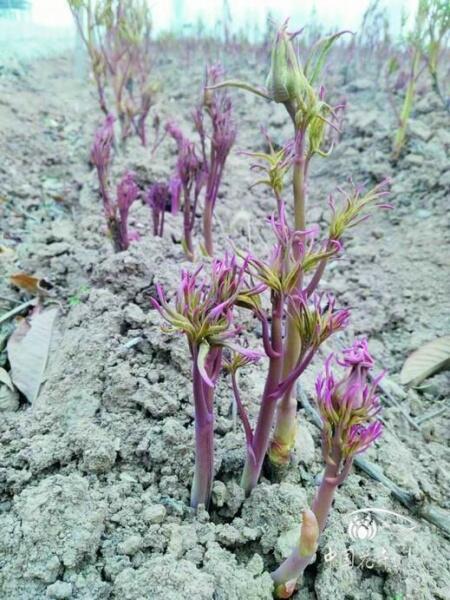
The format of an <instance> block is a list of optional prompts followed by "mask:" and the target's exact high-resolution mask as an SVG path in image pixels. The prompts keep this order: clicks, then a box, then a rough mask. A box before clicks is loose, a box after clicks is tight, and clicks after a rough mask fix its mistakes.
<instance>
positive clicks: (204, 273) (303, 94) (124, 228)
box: [71, 0, 389, 598]
mask: <svg viewBox="0 0 450 600" xmlns="http://www.w3.org/2000/svg"><path fill="white" fill-rule="evenodd" d="M144 4H145V3H142V4H141V3H140V2H139V0H136V2H126V3H124V2H120V0H119V1H118V2H112V0H110V1H105V2H99V3H97V8H96V9H95V11H93V9H92V8H91V7H90V4H89V3H86V1H84V2H83V1H81V0H80V1H78V2H76V1H75V0H72V1H71V5H72V8H73V9H74V11H76V14H77V18H78V20H79V23H80V26H82V21H81V19H82V17H83V15H84V17H83V18H85V19H87V22H88V24H89V23H90V25H89V27H91V28H92V27H93V31H94V30H95V31H96V35H97V36H98V35H100V37H97V38H96V39H95V40H94V36H93V35H92V34H90V36H89V35H87V36H85V40H86V43H87V45H88V50H89V55H90V56H91V60H92V61H93V62H92V67H93V71H94V78H95V80H96V82H97V87H98V81H99V80H98V72H99V71H98V68H99V67H98V64H99V60H102V61H103V60H104V61H105V62H104V63H102V64H103V67H102V69H105V70H104V71H101V73H105V74H106V75H105V80H104V81H109V80H110V78H111V81H112V82H113V83H112V89H113V91H114V94H117V90H118V89H120V90H121V94H122V96H121V97H120V99H118V98H117V95H115V102H116V110H115V113H116V115H117V120H118V121H119V123H120V126H121V134H120V140H121V141H123V140H125V139H126V138H127V137H128V136H129V135H131V133H132V132H133V131H135V132H136V133H137V134H138V135H139V137H140V138H141V140H142V141H143V143H144V142H146V135H145V118H143V120H142V117H143V113H142V112H141V113H140V112H139V111H138V112H136V111H137V109H135V110H133V111H132V110H131V109H130V110H128V109H127V110H125V111H124V109H123V106H129V105H128V104H127V103H125V104H124V105H123V106H122V104H121V102H123V98H124V95H125V96H127V94H128V93H130V90H131V92H133V91H135V90H136V88H139V86H138V85H137V86H135V85H134V82H135V79H134V78H135V77H138V80H139V81H141V80H143V78H142V76H141V75H139V73H140V69H141V68H142V65H143V64H146V63H145V60H147V59H145V60H144V59H142V60H141V59H139V60H137V59H136V56H137V55H139V53H140V52H147V51H148V46H147V42H146V40H147V37H146V34H145V35H143V37H142V38H139V35H138V34H137V33H136V31H141V32H147V31H148V23H147V25H146V26H145V27H141V25H142V20H143V19H144V20H145V19H147V18H149V17H148V13H147V12H146V11H145V10H144ZM134 10H135V11H136V13H133V11H134ZM83 11H84V12H83ZM133 15H134V16H133ZM93 23H94V24H95V25H93ZM99 23H100V24H101V26H99ZM130 31H133V32H134V33H133V35H131V34H130ZM299 33H300V32H295V33H290V32H288V29H287V22H286V23H284V24H283V25H282V26H281V27H279V28H278V30H277V31H276V33H275V37H274V41H273V44H272V53H271V61H270V70H269V74H268V76H267V81H266V85H265V86H264V87H262V86H261V87H255V86H254V85H252V84H251V83H249V82H247V81H238V80H225V79H224V72H223V70H222V69H221V67H219V66H213V67H210V68H208V69H207V70H206V76H205V82H204V87H203V90H202V100H201V102H200V103H199V105H198V107H197V108H196V109H195V110H194V112H193V115H192V121H193V128H194V130H195V132H196V136H197V140H196V141H192V140H191V139H189V138H188V137H187V136H186V135H185V134H184V133H183V132H182V131H181V129H180V127H179V126H178V125H177V124H176V123H175V122H174V121H170V122H168V123H167V124H166V125H165V127H164V130H165V133H167V134H168V135H169V136H170V137H171V138H172V140H173V143H174V145H175V146H176V148H177V153H178V157H177V163H176V166H175V170H174V173H173V176H172V177H171V178H170V179H169V180H168V181H165V182H155V183H153V184H152V185H151V186H150V187H149V189H148V190H147V191H146V192H145V194H142V192H141V191H140V189H139V187H138V186H137V184H136V182H135V181H134V178H133V175H132V174H131V173H126V174H125V175H124V176H123V178H122V179H121V180H120V181H119V183H118V185H117V190H116V192H115V193H114V192H113V191H112V190H111V184H110V165H111V158H112V153H113V151H114V147H115V144H116V145H117V143H118V142H117V140H116V139H115V131H114V122H115V119H116V117H114V116H113V115H112V113H111V112H110V110H109V109H106V110H105V112H106V117H105V121H104V123H103V125H102V126H101V127H100V129H99V130H98V131H97V132H96V135H95V140H94V144H93V148H92V152H91V159H92V163H93V164H94V166H95V167H96V169H97V172H98V178H99V188H100V195H101V198H102V200H103V206H104V212H105V216H106V221H107V226H108V230H109V232H110V235H111V238H112V240H113V243H114V247H115V250H116V251H123V250H126V249H127V247H128V245H129V243H130V241H131V240H132V237H133V234H132V233H130V232H129V231H128V212H129V209H130V206H131V204H132V203H133V202H134V201H135V200H136V199H137V198H142V197H143V198H144V200H146V201H147V202H148V204H149V206H150V207H151V210H152V214H153V232H154V234H155V235H163V230H164V218H165V214H166V213H167V212H168V211H170V212H172V213H178V212H181V213H182V215H183V248H184V251H185V253H186V255H187V257H188V258H189V259H190V260H192V261H193V262H196V261H197V258H198V252H196V249H195V248H194V241H193V232H194V231H195V224H196V215H197V214H198V213H199V211H200V210H201V211H202V231H203V240H202V242H201V243H200V244H199V246H200V248H201V250H202V254H204V255H209V256H210V257H211V264H210V267H209V268H206V267H205V264H204V261H197V265H195V266H194V268H193V270H192V271H188V270H185V271H182V273H181V278H180V283H179V286H178V289H177V290H176V291H175V293H172V292H169V291H166V290H163V289H162V287H161V286H158V287H157V297H156V298H154V299H153V304H154V307H155V308H156V309H157V310H158V311H159V313H160V315H161V317H162V320H163V322H164V325H163V327H164V328H165V331H167V333H169V334H177V335H178V334H182V335H184V336H185V337H186V340H187V346H188V350H189V354H190V358H191V364H192V395H193V402H194V408H195V411H194V413H195V466H194V476H193V482H192V487H191V505H192V507H193V508H194V509H196V508H197V507H198V506H199V505H204V506H205V507H206V508H208V507H209V504H210V497H211V491H212V485H213V479H214V446H215V444H214V396H215V390H216V387H217V384H218V381H219V379H220V377H221V376H223V375H224V374H226V375H227V376H228V377H229V381H230V388H231V390H230V393H231V394H232V397H233V400H234V403H235V406H236V409H237V413H238V415H239V417H240V421H241V423H242V427H243V431H244V440H245V463H244V466H243V471H242V476H241V485H242V487H243V489H244V490H245V493H246V494H250V493H251V492H252V490H253V489H254V487H255V486H256V485H257V484H258V481H259V479H260V477H261V473H262V470H263V465H264V463H265V461H268V462H269V464H270V465H271V469H272V470H281V471H283V469H284V468H285V467H286V465H288V464H289V462H290V458H291V454H292V450H293V447H294V444H295V442H296V438H297V396H296V386H297V385H298V383H299V381H301V377H302V375H303V374H304V372H305V371H306V370H307V369H308V367H309V366H310V365H311V363H312V361H313V360H314V359H315V358H316V357H317V356H318V353H319V350H320V348H321V347H322V345H323V344H324V343H325V342H326V341H327V340H328V339H329V338H330V337H332V336H333V335H334V334H336V333H338V332H340V331H342V330H344V329H345V328H346V327H347V325H348V323H349V320H350V316H351V315H350V311H349V310H348V309H345V308H339V307H338V306H337V304H336V301H335V299H334V297H333V296H332V294H330V293H325V292H324V291H321V289H320V284H321V279H322V277H323V275H324V273H325V271H326V269H327V266H328V265H329V263H330V262H332V261H333V260H336V259H338V258H339V257H340V256H341V255H342V253H343V252H344V247H345V240H346V235H347V233H348V230H349V229H351V228H353V227H355V226H357V225H359V224H360V223H361V222H362V221H364V220H366V219H367V218H368V216H369V211H370V210H371V209H373V208H375V207H379V208H388V207H389V205H388V204H386V202H385V196H386V194H387V193H388V192H387V188H388V182H387V181H383V182H381V183H379V184H378V185H376V186H375V187H374V188H372V189H369V190H366V189H364V188H362V187H360V186H353V185H351V186H350V187H349V188H348V189H345V190H344V189H340V190H339V198H335V196H334V195H330V197H329V200H328V204H329V207H330V215H329V224H328V228H327V230H326V231H321V229H320V228H319V226H318V225H316V224H313V223H310V222H309V220H308V212H307V192H308V176H309V167H310V163H311V161H312V160H314V159H316V158H320V157H327V156H328V155H330V153H331V152H332V150H333V144H334V143H336V140H337V139H338V134H339V133H340V127H341V123H342V115H341V112H342V107H340V106H332V105H331V104H329V103H328V102H327V93H326V90H325V88H324V87H323V86H321V85H319V80H320V76H321V73H322V71H323V69H324V67H325V64H326V61H327V58H328V55H329V52H330V50H331V48H332V46H333V44H334V43H335V42H337V41H338V40H340V39H341V38H342V37H343V34H344V33H346V32H341V33H337V34H334V35H332V36H329V37H325V38H320V39H318V40H317V41H316V43H315V44H314V45H313V46H312V48H311V50H310V52H309V54H308V55H307V57H306V59H304V60H301V59H300V56H299V53H298V52H297V50H296V47H295V43H296V40H297V38H298V35H299ZM104 36H109V37H111V38H115V37H117V36H118V37H119V38H120V39H119V41H118V40H115V39H113V40H109V41H108V42H107V43H106V42H104V40H105V37H104ZM93 40H94V41H93ZM139 40H140V41H139ZM144 41H145V43H144ZM91 46H93V47H91ZM129 46H131V48H132V49H133V51H131V50H130V54H129V55H127V52H128V50H127V48H129ZM110 47H113V48H116V47H120V48H122V51H121V52H119V53H118V54H116V53H113V55H112V56H113V57H115V58H114V60H113V58H111V55H109V50H108V48H110ZM103 53H106V54H107V55H108V58H107V59H99V58H98V57H99V56H100V54H101V55H103ZM123 56H128V59H127V60H126V62H125V64H126V65H127V71H126V76H125V79H123V77H124V75H123V74H122V76H121V77H119V82H122V83H123V85H122V87H121V86H119V87H117V85H116V83H114V82H116V81H117V80H116V79H115V78H116V77H117V74H118V73H122V68H123V67H121V66H118V65H120V61H121V60H122V58H123ZM94 59H95V60H94ZM115 59H117V61H115ZM109 63H111V64H112V65H115V66H114V68H112V69H111V73H110V74H109V75H108V73H109V71H108V69H109V68H110V67H109ZM95 69H97V73H96V71H95ZM139 77H141V79H139ZM101 81H103V80H100V82H101ZM232 88H238V89H240V90H244V91H246V92H249V93H254V94H256V95H257V96H259V97H260V98H261V99H264V100H266V101H268V102H275V103H279V104H282V105H283V106H284V107H285V109H286V113H287V118H288V119H290V121H291V122H292V138H291V139H290V140H288V141H287V142H286V143H285V144H284V145H283V146H282V147H276V148H275V147H274V146H273V145H272V144H271V143H269V144H268V150H267V152H257V153H253V154H252V156H253V158H254V159H255V160H256V161H257V164H256V165H255V168H256V169H257V170H258V171H259V172H260V174H261V178H260V179H258V181H257V183H259V184H260V185H264V186H266V187H267V188H269V189H270V190H271V193H272V194H273V198H274V211H273V214H271V215H270V217H269V218H268V222H267V227H268V228H270V229H271V231H272V236H273V247H272V250H271V252H270V253H269V255H268V256H259V255H257V254H255V252H254V251H251V250H249V249H247V250H246V249H242V248H237V247H230V248H229V249H228V250H227V252H226V253H225V254H224V255H223V256H222V257H221V258H219V257H217V252H216V251H215V248H214V244H213V233H214V226H213V221H214V209H215V206H216V201H217V199H218V193H219V189H220V184H221V181H222V177H223V174H224V169H225V166H226V160H227V157H228V156H229V153H230V150H231V148H232V146H233V144H234V142H235V139H236V133H237V125H236V119H235V118H234V117H233V106H232V100H231V92H230V89H232ZM141 89H145V88H141ZM124 90H125V91H124ZM99 94H100V91H99ZM106 96H107V95H106V94H105V93H104V91H103V88H102V94H101V95H100V100H101V104H102V102H103V104H104V103H105V102H106ZM139 97H140V96H139V94H138V93H137V95H136V98H139ZM102 98H103V100H102ZM105 106H106V105H105ZM133 106H135V107H142V106H143V104H142V102H141V101H139V100H135V103H134V104H133ZM102 108H103V106H102ZM121 111H122V112H121ZM144 112H145V111H144ZM147 114H148V111H147V112H146V115H147ZM139 123H140V124H139ZM142 124H143V127H144V129H142ZM124 128H125V129H124ZM119 143H120V142H119ZM290 179H292V189H291V191H290V190H289V186H288V185H287V182H288V180H290ZM291 215H293V216H292V217H291ZM245 313H247V314H250V315H251V316H252V317H253V320H254V322H255V323H257V325H258V327H259V328H260V332H261V335H260V338H258V340H260V344H259V343H258V340H257V339H254V338H253V337H251V336H250V335H249V334H248V332H246V329H245V325H244V323H248V319H246V318H243V317H244V315H245ZM260 361H264V363H265V364H266V366H267V370H266V376H265V384H264V388H263V391H262V394H261V398H260V400H259V403H258V411H257V416H256V420H255V422H254V423H252V418H251V416H250V414H249V411H248V405H249V399H248V398H243V397H242V393H241V386H240V378H241V377H243V376H245V370H246V368H248V367H250V366H251V365H253V364H255V363H257V362H260ZM373 368H374V360H373V358H372V357H371V355H370V353H369V350H368V345H367V341H366V340H365V339H356V340H354V342H353V344H352V345H351V346H349V347H348V348H346V349H344V350H343V351H342V353H341V354H339V355H335V354H331V355H330V356H328V358H327V359H326V361H325V363H324V369H323V373H322V374H321V375H320V376H319V377H318V379H317V381H316V389H315V400H316V405H317V408H318V411H319V413H320V416H321V420H322V436H321V449H322V457H323V462H324V472H323V475H322V479H321V483H320V486H319V488H318V490H317V491H316V493H315V495H314V498H313V501H312V504H311V507H310V509H307V510H305V512H304V513H303V517H302V524H301V529H300V535H299V541H298V544H297V545H296V547H295V548H294V549H293V550H292V553H291V555H290V556H289V557H288V558H287V559H286V560H285V561H284V562H283V563H282V564H281V565H280V566H279V567H278V568H277V569H276V570H275V571H274V572H273V573H272V578H273V581H274V590H275V591H274V593H275V595H276V597H279V598H288V597H290V596H291V595H292V593H293V592H294V589H295V587H296V583H297V580H298V578H299V577H300V576H301V575H302V574H303V572H304V570H305V568H306V567H307V566H308V565H309V564H310V563H311V562H313V561H314V557H315V553H316V550H317V547H318V544H319V539H320V535H321V533H322V532H323V530H324V528H325V527H326V523H327V519H328V515H329V512H330V510H331V507H332V502H333V497H334V495H335V493H336V490H337V488H338V486H340V485H341V484H342V483H343V482H344V481H345V479H346V477H347V476H348V474H349V472H350V470H351V468H352V462H353V459H354V457H355V455H357V454H359V453H362V452H365V451H366V450H367V449H368V448H369V447H370V446H372V445H373V444H374V443H375V442H376V441H377V440H378V438H379V437H380V435H381V434H382V424H381V421H380V416H379V415H380V402H379V398H378V396H377V386H378V383H379V381H380V379H381V377H382V375H383V374H379V375H376V376H374V375H372V370H373Z"/></svg>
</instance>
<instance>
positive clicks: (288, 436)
mask: <svg viewBox="0 0 450 600" xmlns="http://www.w3.org/2000/svg"><path fill="white" fill-rule="evenodd" d="M305 135H306V131H305V130H300V131H298V130H297V131H296V135H295V158H294V174H293V189H294V217H295V219H294V220H295V229H296V230H297V231H304V230H305V228H306V223H305V207H306V181H305V180H306V160H305ZM301 284H302V282H301V277H299V281H298V282H297V286H298V288H299V289H300V288H301ZM300 344H301V340H300V336H299V334H298V332H297V329H296V327H295V323H294V322H293V320H292V317H291V316H288V317H287V321H286V344H285V350H284V358H283V376H284V377H287V376H288V375H289V373H290V372H291V371H292V369H293V368H294V366H295V364H296V362H297V359H298V356H299V352H300ZM293 389H294V387H293V386H291V387H290V388H289V389H288V390H287V391H286V393H285V395H284V397H283V398H282V399H281V400H280V402H279V403H278V407H277V415H276V423H275V429H274V434H273V439H272V443H271V448H270V451H269V459H270V460H271V462H272V463H274V464H278V465H280V464H286V463H288V462H289V459H290V454H291V450H292V448H293V446H294V443H295V436H296V433H297V398H296V395H295V392H293Z"/></svg>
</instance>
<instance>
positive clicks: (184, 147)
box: [166, 122, 206, 260]
mask: <svg viewBox="0 0 450 600" xmlns="http://www.w3.org/2000/svg"><path fill="white" fill-rule="evenodd" d="M166 131H167V133H168V134H169V135H170V136H171V137H172V138H173V139H174V140H175V142H176V143H177V146H178V160H177V166H176V176H175V177H174V178H173V180H172V184H171V185H172V189H173V192H174V201H173V204H172V212H175V210H176V208H178V206H179V198H180V192H181V190H183V231H184V237H183V247H184V250H185V252H186V254H187V256H188V257H189V258H191V260H192V259H193V257H194V246H193V242H192V230H193V228H194V223H195V213H196V209H197V204H198V199H199V196H200V192H201V190H202V188H203V186H204V184H205V181H206V171H205V163H204V162H203V161H202V160H201V159H200V158H199V157H198V156H197V152H196V149H195V145H194V144H193V143H192V142H191V141H189V140H188V138H186V137H185V136H184V135H183V133H182V131H181V130H180V128H179V127H178V126H177V125H176V124H175V123H173V122H169V123H167V125H166Z"/></svg>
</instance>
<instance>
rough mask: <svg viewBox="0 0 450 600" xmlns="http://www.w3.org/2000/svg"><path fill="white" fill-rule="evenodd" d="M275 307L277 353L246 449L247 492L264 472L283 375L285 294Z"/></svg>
mask: <svg viewBox="0 0 450 600" xmlns="http://www.w3.org/2000/svg"><path fill="white" fill-rule="evenodd" d="M272 307H273V308H272V329H271V346H272V350H273V353H274V354H273V356H272V357H271V358H270V359H269V372H268V374H267V379H266V384H265V387H264V393H263V397H262V399H261V407H260V410H259V414H258V420H257V423H256V428H255V432H254V435H253V438H252V444H251V447H250V449H249V450H250V451H247V458H246V461H245V465H244V471H243V473H242V479H241V486H242V487H243V488H244V490H245V492H246V494H249V493H250V492H251V490H252V489H253V488H254V487H255V486H256V484H257V483H258V479H259V476H260V474H261V469H262V465H263V462H264V456H265V454H266V452H267V448H268V447H269V441H270V434H271V431H272V424H273V419H274V415H275V408H276V402H277V398H276V397H274V392H275V391H276V389H277V387H278V385H279V382H280V377H281V369H282V350H283V335H282V326H283V325H282V319H283V297H282V296H281V295H275V294H274V297H273V299H272Z"/></svg>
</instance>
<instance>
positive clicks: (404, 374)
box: [400, 335, 450, 385]
mask: <svg viewBox="0 0 450 600" xmlns="http://www.w3.org/2000/svg"><path fill="white" fill-rule="evenodd" d="M446 369H450V335H444V336H443V337H440V338H437V339H435V340H432V341H431V342H427V343H426V344H424V345H423V346H422V347H421V348H419V349H418V350H416V351H415V352H413V353H412V354H411V356H409V357H408V358H407V359H406V361H405V364H404V365H403V368H402V370H401V372H400V382H401V383H402V384H403V385H406V384H409V385H419V383H421V382H422V381H423V380H424V379H426V378H427V377H430V376H431V375H434V374H435V373H438V372H439V371H445V370H446Z"/></svg>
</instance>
